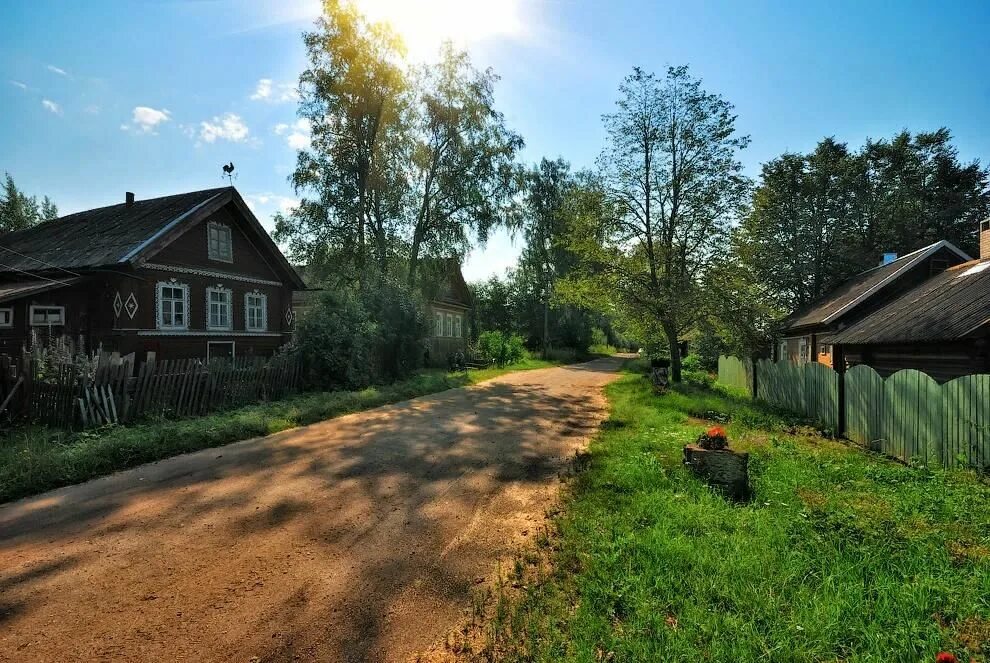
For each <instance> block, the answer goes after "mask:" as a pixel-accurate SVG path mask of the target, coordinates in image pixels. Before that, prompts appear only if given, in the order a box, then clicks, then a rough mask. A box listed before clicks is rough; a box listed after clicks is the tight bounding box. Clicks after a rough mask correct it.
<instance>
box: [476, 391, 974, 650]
mask: <svg viewBox="0 0 990 663" xmlns="http://www.w3.org/2000/svg"><path fill="white" fill-rule="evenodd" d="M607 394H608V397H609V400H610V402H611V415H610V418H609V419H608V420H607V421H606V422H605V424H604V425H603V426H602V429H601V431H600V433H599V434H598V436H597V437H596V439H595V440H594V441H593V442H592V444H591V446H590V449H589V453H588V454H587V455H586V456H582V457H580V458H579V463H577V464H578V466H579V467H578V470H577V471H576V472H577V473H576V475H575V476H574V478H573V480H572V481H571V482H570V483H569V488H568V491H567V495H566V497H565V498H564V502H563V504H562V507H561V509H562V510H561V511H560V512H559V514H558V515H556V516H555V517H554V518H552V519H551V521H550V525H549V530H548V532H547V533H546V534H541V536H539V537H537V542H536V545H535V546H534V549H532V550H528V551H526V552H525V553H521V554H520V556H519V557H518V558H517V560H516V564H515V567H514V568H513V570H512V571H511V572H510V574H509V577H507V578H504V579H503V580H502V581H501V582H500V583H499V585H498V587H497V588H496V590H495V591H493V592H492V594H491V599H490V605H489V611H488V620H487V622H480V621H479V623H482V624H484V625H483V626H481V627H480V628H481V629H483V633H481V635H479V636H477V637H475V638H474V639H473V644H472V641H470V640H468V639H467V638H465V640H464V642H463V643H461V645H460V648H459V650H458V652H457V653H458V655H459V656H460V657H462V658H469V659H473V660H499V661H547V662H549V661H562V660H574V661H588V662H600V661H699V660H708V661H885V662H886V661H934V660H935V655H936V653H937V652H939V651H941V650H949V651H953V652H955V654H956V655H957V656H958V657H959V660H960V661H970V660H975V661H983V660H986V659H987V656H988V655H990V508H988V505H990V486H988V485H987V483H985V482H984V481H982V480H981V479H980V478H979V477H977V476H976V475H975V474H974V473H971V472H961V471H952V472H948V471H941V470H938V471H930V470H925V469H923V468H915V467H907V466H904V465H901V464H898V463H895V462H893V461H890V460H887V459H884V458H882V457H879V456H877V455H874V454H870V453H867V452H864V451H862V450H860V449H858V448H853V447H850V446H847V445H846V444H844V443H842V442H839V441H836V440H832V439H828V438H827V437H824V436H822V435H820V434H818V433H817V431H815V430H814V429H812V428H810V427H807V426H803V425H802V422H801V421H800V420H798V419H795V418H793V417H790V416H788V415H787V414H786V413H782V412H780V411H775V410H772V409H767V408H763V407H760V406H759V405H757V404H754V403H752V402H751V401H748V400H746V399H743V398H741V397H739V395H737V394H733V393H731V392H729V391H722V390H712V389H708V388H704V387H699V386H692V385H687V386H683V387H679V388H677V389H675V390H672V391H671V392H669V393H668V394H666V395H664V396H655V395H654V394H653V393H652V391H651V388H650V385H649V384H648V381H647V380H646V379H644V377H643V376H642V375H640V374H636V373H633V374H629V375H626V376H625V377H623V378H622V379H620V380H619V381H617V382H615V383H613V384H612V385H610V386H609V387H608V389H607ZM713 421H719V422H727V423H725V424H724V425H725V426H726V427H727V430H728V434H729V439H730V442H731V446H732V447H734V448H738V449H744V450H747V451H749V452H750V453H751V456H750V466H751V478H752V482H753V488H754V491H755V499H754V500H753V501H752V502H751V503H749V504H745V505H735V504H732V503H730V502H727V501H726V500H724V499H723V498H721V497H719V496H717V495H716V494H715V493H713V492H712V491H711V490H710V489H709V488H707V487H706V486H705V485H704V484H702V483H701V482H700V481H698V480H697V479H695V478H694V477H693V476H692V475H691V474H690V473H689V472H688V471H687V470H686V469H685V468H684V467H683V465H682V451H681V450H682V447H683V445H684V444H686V443H688V442H690V441H693V440H694V439H695V438H696V437H697V436H698V434H699V433H700V432H701V431H702V430H704V427H705V426H707V425H711V423H712V422H713ZM513 587H515V588H516V589H513ZM468 652H473V653H468Z"/></svg>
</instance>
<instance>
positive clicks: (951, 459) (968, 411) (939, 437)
mask: <svg viewBox="0 0 990 663" xmlns="http://www.w3.org/2000/svg"><path fill="white" fill-rule="evenodd" d="M740 366H741V367H743V369H744V368H745V366H746V362H745V361H742V360H739V359H737V358H735V357H720V358H719V382H721V383H723V384H726V385H729V386H734V387H739V386H740V384H739V380H740V377H739V374H740V371H741V370H743V369H741V368H740ZM750 366H752V364H750ZM755 371H756V373H755V376H752V375H751V376H750V378H751V380H752V381H754V382H755V384H756V398H757V399H759V400H761V401H764V402H767V403H770V404H772V405H777V406H780V407H784V408H787V409H789V410H792V411H795V412H799V413H801V414H803V415H805V416H807V417H808V418H810V419H812V420H813V421H816V422H817V423H818V424H819V425H822V426H824V427H827V428H829V429H831V430H833V431H835V432H837V433H838V434H841V435H845V436H846V437H847V438H849V439H850V440H853V441H854V442H857V443H859V444H862V445H863V446H866V447H868V448H870V449H873V450H875V451H880V452H882V453H885V454H887V455H889V456H892V457H895V458H899V459H901V460H904V461H906V462H920V463H923V464H925V465H926V466H927V465H941V466H943V467H956V466H971V467H976V468H983V469H986V468H990V375H968V376H965V377H961V378H956V379H955V380H952V381H950V382H946V383H945V384H938V383H937V382H936V381H935V380H933V379H932V378H931V377H929V376H928V375H926V374H925V373H922V372H920V371H916V370H911V369H908V370H902V371H898V372H897V373H894V374H893V375H891V376H890V377H888V378H886V379H884V378H882V377H881V376H880V375H879V374H878V373H877V372H876V371H874V370H873V369H872V368H870V367H869V366H865V365H859V366H853V367H852V368H850V369H848V370H847V371H846V372H845V373H842V374H840V373H838V372H836V371H834V370H833V369H831V368H829V367H828V366H824V365H822V364H818V363H815V362H805V363H794V362H790V361H779V362H772V361H770V360H767V359H761V360H759V361H757V362H756V364H755ZM751 384H752V382H751ZM749 393H751V394H752V390H751V389H750V390H749ZM840 399H841V405H842V406H843V407H840Z"/></svg>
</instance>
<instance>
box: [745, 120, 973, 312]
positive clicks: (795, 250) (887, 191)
mask: <svg viewBox="0 0 990 663" xmlns="http://www.w3.org/2000/svg"><path fill="white" fill-rule="evenodd" d="M987 182H988V172H987V170H986V169H984V168H982V167H980V165H979V163H978V162H972V163H969V164H962V163H960V162H959V159H958V155H957V152H956V150H955V148H954V147H953V146H952V144H951V135H950V133H949V132H948V131H947V130H946V129H940V130H938V131H935V132H931V133H919V134H915V135H913V136H912V135H911V134H910V133H908V132H906V131H905V132H901V133H899V134H897V135H896V136H894V138H892V139H891V140H889V141H888V140H878V141H873V140H869V141H867V143H866V145H865V146H863V147H862V148H861V149H860V150H858V151H856V152H851V151H850V150H849V149H848V148H847V146H846V145H845V144H842V143H838V142H837V141H835V139H833V138H826V139H824V140H822V141H821V142H820V143H819V144H818V146H817V147H816V148H815V150H814V151H813V152H812V153H810V154H784V155H781V156H780V157H778V158H776V159H773V160H771V161H769V162H768V163H766V164H764V166H763V170H762V174H761V178H760V183H759V186H758V187H757V188H756V190H755V191H754V193H753V201H752V206H751V209H750V211H749V213H748V214H747V215H746V217H745V218H744V220H743V222H742V224H741V226H740V229H739V232H738V233H737V235H736V251H737V255H738V257H739V259H740V260H741V262H742V264H743V266H744V267H745V269H746V270H748V272H749V273H750V274H751V275H752V278H753V279H755V282H756V283H759V284H761V286H762V287H764V288H765V290H766V296H768V297H770V298H773V299H774V300H775V302H776V304H777V305H778V306H780V307H783V308H784V309H785V310H793V309H796V308H800V307H802V306H805V305H807V304H810V303H811V302H813V301H814V300H816V299H818V298H819V297H821V296H822V295H823V294H825V293H826V292H828V291H829V290H831V289H832V288H834V287H835V286H836V285H837V284H838V283H840V282H842V281H843V280H845V279H847V278H849V277H850V276H852V275H854V274H856V273H858V272H860V271H863V270H864V269H868V268H870V267H873V266H875V265H877V264H878V262H879V260H880V256H881V254H883V253H885V252H895V253H900V254H904V253H908V252H910V251H913V250H915V249H918V248H921V247H922V246H925V245H927V244H931V243H932V242H935V241H938V240H940V239H947V240H949V241H951V242H953V243H954V244H956V245H958V246H959V247H960V248H962V249H964V250H967V251H970V252H972V251H973V250H974V249H975V235H976V230H977V225H978V222H979V220H980V219H983V218H986V216H987V215H988V213H990V191H988V188H987Z"/></svg>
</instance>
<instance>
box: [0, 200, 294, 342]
mask: <svg viewBox="0 0 990 663" xmlns="http://www.w3.org/2000/svg"><path fill="white" fill-rule="evenodd" d="M304 287H305V286H304V284H303V283H302V280H301V279H300V278H299V276H298V275H297V274H296V272H295V271H294V270H293V269H292V267H291V266H290V265H289V263H288V262H287V261H286V259H285V257H284V256H283V255H282V253H281V251H279V249H278V247H277V246H276V245H275V243H274V242H273V241H272V239H271V237H269V235H268V233H267V232H266V231H265V230H264V228H262V226H261V224H260V223H259V222H258V220H257V219H256V218H255V216H254V214H252V213H251V211H250V210H249V209H248V207H247V205H246V204H245V203H244V200H243V199H242V198H241V196H240V194H238V192H237V191H236V190H235V189H234V188H233V187H223V188H217V189H208V190H205V191H194V192H191V193H183V194H179V195H174V196H165V197H163V198H154V199H150V200H140V201H139V200H135V198H134V195H133V194H131V193H128V194H127V195H126V199H125V201H124V202H123V203H120V204H118V205H111V206H109V207H102V208H99V209H93V210H88V211H85V212H78V213H76V214H70V215H68V216H64V217H61V218H59V219H55V220H54V221H49V222H47V223H42V224H40V225H38V226H35V227H33V228H28V229H26V230H21V231H17V232H12V233H7V234H5V235H0V353H15V352H18V351H20V349H21V348H22V347H23V346H25V345H30V344H31V343H34V342H39V341H44V340H45V339H46V338H49V337H54V336H59V337H66V338H68V339H70V340H71V341H72V342H77V341H81V344H82V345H83V346H84V347H85V348H86V349H87V350H93V349H96V348H97V347H102V349H104V350H107V351H118V352H120V353H122V354H127V353H130V352H137V353H143V352H145V351H154V352H156V353H157V354H158V356H159V357H161V358H166V359H177V358H186V357H207V358H209V357H217V356H223V357H233V356H242V355H269V354H272V353H273V352H274V351H275V350H276V349H277V348H279V347H280V346H281V345H282V344H283V343H284V342H285V341H286V340H287V337H288V334H289V332H290V330H291V329H292V325H293V315H294V314H293V310H292V307H291V300H292V292H293V291H294V290H297V289H301V288H304Z"/></svg>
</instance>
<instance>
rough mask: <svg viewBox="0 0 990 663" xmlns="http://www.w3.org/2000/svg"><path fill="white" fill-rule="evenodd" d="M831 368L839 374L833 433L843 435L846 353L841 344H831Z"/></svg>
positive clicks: (844, 427) (844, 425) (844, 422)
mask: <svg viewBox="0 0 990 663" xmlns="http://www.w3.org/2000/svg"><path fill="white" fill-rule="evenodd" d="M832 369H833V370H834V371H835V372H836V373H838V374H839V378H838V401H839V403H838V406H839V412H838V416H837V417H836V422H837V425H836V431H835V434H836V435H837V436H839V437H844V436H845V434H846V353H845V349H844V348H843V347H842V345H841V344H839V345H832Z"/></svg>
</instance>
